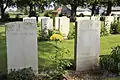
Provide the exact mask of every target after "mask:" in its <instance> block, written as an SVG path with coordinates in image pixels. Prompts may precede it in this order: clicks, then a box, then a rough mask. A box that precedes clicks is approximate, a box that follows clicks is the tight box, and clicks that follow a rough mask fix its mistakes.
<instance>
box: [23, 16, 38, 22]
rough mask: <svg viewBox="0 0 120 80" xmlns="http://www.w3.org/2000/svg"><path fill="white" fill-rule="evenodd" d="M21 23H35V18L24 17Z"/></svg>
mask: <svg viewBox="0 0 120 80" xmlns="http://www.w3.org/2000/svg"><path fill="white" fill-rule="evenodd" d="M23 22H31V23H36V17H24V18H23Z"/></svg>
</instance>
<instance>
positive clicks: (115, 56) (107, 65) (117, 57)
mask: <svg viewBox="0 0 120 80" xmlns="http://www.w3.org/2000/svg"><path fill="white" fill-rule="evenodd" d="M100 66H101V68H102V69H104V70H107V71H109V72H112V73H116V74H120V46H116V47H113V48H112V52H111V54H110V55H107V56H101V57H100Z"/></svg>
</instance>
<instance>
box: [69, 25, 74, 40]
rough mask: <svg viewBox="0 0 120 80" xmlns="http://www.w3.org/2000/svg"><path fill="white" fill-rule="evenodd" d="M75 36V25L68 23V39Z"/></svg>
mask: <svg viewBox="0 0 120 80" xmlns="http://www.w3.org/2000/svg"><path fill="white" fill-rule="evenodd" d="M74 38H75V26H74V25H73V23H70V31H69V34H68V39H74Z"/></svg>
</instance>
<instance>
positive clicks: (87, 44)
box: [76, 20, 100, 71]
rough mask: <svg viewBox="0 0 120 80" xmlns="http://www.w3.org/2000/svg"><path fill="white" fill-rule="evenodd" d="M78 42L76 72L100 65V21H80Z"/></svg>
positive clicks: (78, 23) (78, 24)
mask: <svg viewBox="0 0 120 80" xmlns="http://www.w3.org/2000/svg"><path fill="white" fill-rule="evenodd" d="M76 42H77V44H76V70H77V71H86V70H89V69H92V68H93V67H94V66H96V65H97V64H98V57H99V53H100V21H97V20H82V21H78V22H77V41H76Z"/></svg>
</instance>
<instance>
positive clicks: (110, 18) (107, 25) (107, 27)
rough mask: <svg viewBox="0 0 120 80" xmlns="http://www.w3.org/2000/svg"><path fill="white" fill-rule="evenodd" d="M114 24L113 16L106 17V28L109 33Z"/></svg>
mask: <svg viewBox="0 0 120 80" xmlns="http://www.w3.org/2000/svg"><path fill="white" fill-rule="evenodd" d="M113 22H114V17H113V16H106V17H105V27H106V29H107V32H108V33H110V27H111V23H113Z"/></svg>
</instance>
